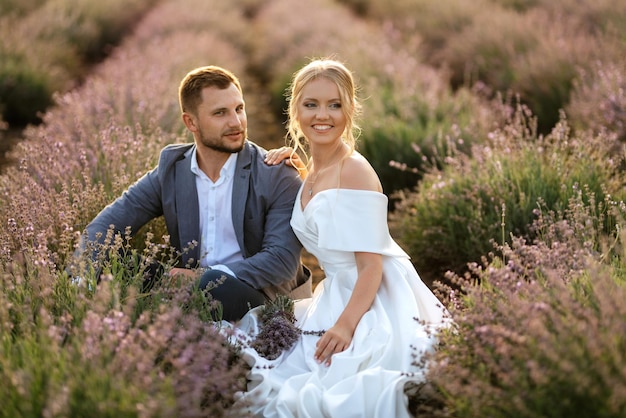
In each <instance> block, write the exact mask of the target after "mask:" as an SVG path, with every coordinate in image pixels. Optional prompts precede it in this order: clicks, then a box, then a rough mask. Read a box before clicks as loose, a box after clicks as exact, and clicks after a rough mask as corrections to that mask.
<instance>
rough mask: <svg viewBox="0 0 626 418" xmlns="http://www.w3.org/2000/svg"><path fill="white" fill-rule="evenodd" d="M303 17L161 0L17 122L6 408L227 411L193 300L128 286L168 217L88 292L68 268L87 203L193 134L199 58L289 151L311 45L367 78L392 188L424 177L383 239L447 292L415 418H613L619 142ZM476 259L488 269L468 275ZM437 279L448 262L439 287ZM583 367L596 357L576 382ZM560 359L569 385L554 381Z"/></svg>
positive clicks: (269, 8) (255, 130)
mask: <svg viewBox="0 0 626 418" xmlns="http://www.w3.org/2000/svg"><path fill="white" fill-rule="evenodd" d="M298 7H299V8H298V12H297V13H298V14H299V15H306V16H307V18H308V19H309V20H310V21H311V22H314V24H311V25H302V24H301V23H300V22H299V21H297V20H294V18H293V16H294V10H293V5H292V4H291V2H289V1H288V0H272V1H269V2H268V1H260V0H259V1H256V0H240V1H237V2H236V4H234V3H232V2H231V3H229V4H222V3H220V2H205V1H200V0H187V1H186V2H185V3H183V4H181V3H180V2H175V1H163V2H162V3H160V4H159V6H158V7H156V8H155V9H154V10H153V11H152V13H150V14H149V15H148V16H147V17H146V19H145V20H144V21H143V22H142V23H141V24H140V25H139V26H138V28H137V30H136V32H135V34H134V35H133V36H132V37H131V38H130V39H128V40H127V41H126V42H125V43H124V44H123V45H122V46H121V48H119V49H118V50H116V51H115V52H114V54H113V55H112V56H111V57H110V58H109V59H108V60H107V61H106V62H105V63H104V64H103V65H102V66H101V67H99V68H98V70H97V71H96V72H95V73H94V74H93V75H92V76H91V77H90V78H89V79H88V80H87V81H86V83H85V84H84V86H82V87H81V88H80V89H78V90H76V91H74V92H72V93H69V94H66V95H63V96H60V97H59V98H58V105H57V106H56V107H55V108H54V109H53V110H51V111H50V112H48V113H47V114H46V115H45V118H44V124H43V125H42V126H40V127H38V128H32V129H30V130H29V131H27V132H26V133H25V137H26V139H25V141H24V142H23V143H22V144H21V145H20V146H19V147H18V149H17V150H16V152H15V156H16V159H17V160H18V161H19V164H18V165H17V166H16V167H14V168H11V169H9V170H8V171H7V173H6V174H5V175H3V176H2V177H0V187H1V190H2V194H3V195H4V196H5V199H3V201H2V203H1V204H0V219H3V226H2V228H0V245H1V252H0V262H1V264H0V280H1V281H0V285H1V286H2V292H1V296H0V298H1V300H0V338H2V341H3V344H2V345H1V346H0V350H1V351H0V375H1V376H2V379H0V382H1V383H0V387H1V388H2V390H1V391H0V403H1V404H2V405H3V406H4V405H7V406H6V407H5V408H3V411H2V412H0V414H3V415H2V416H13V415H16V414H19V415H21V416H41V415H44V414H45V415H46V416H67V415H77V416H81V415H85V413H87V412H88V415H89V416H100V415H110V414H112V413H113V412H112V411H115V412H122V413H124V414H127V415H129V416H140V415H142V416H160V415H163V416H172V415H180V416H223V415H225V414H226V413H228V409H229V405H230V404H231V403H232V401H233V396H234V393H235V392H236V390H238V389H241V388H242V387H243V386H242V385H243V383H244V379H243V377H244V375H245V368H244V367H243V366H242V364H241V362H240V359H239V358H238V357H237V353H236V352H234V351H232V350H231V349H229V348H228V346H227V345H226V344H224V341H223V339H222V338H221V337H220V336H219V335H217V334H216V333H215V331H214V330H213V329H212V327H211V326H209V324H208V323H207V322H206V321H202V319H205V320H207V319H210V318H209V317H208V310H207V306H206V303H205V301H204V299H203V298H202V297H199V296H201V295H197V294H194V293H193V292H189V291H187V290H186V288H185V287H184V286H182V285H181V284H180V283H165V284H163V286H162V287H161V288H160V289H158V291H157V292H155V293H154V294H153V295H151V296H150V297H146V295H140V294H139V293H138V291H139V290H138V288H139V286H138V283H139V282H140V278H141V274H142V271H141V269H142V268H143V267H144V266H145V261H146V260H147V259H150V258H151V257H154V256H157V255H158V254H162V253H164V252H167V251H164V250H167V240H166V239H164V238H162V232H163V228H162V225H160V224H159V223H158V222H156V223H154V224H152V225H150V228H148V229H147V230H146V231H144V232H143V233H142V234H141V237H140V240H139V241H136V240H127V239H124V237H121V238H120V239H117V240H113V242H112V244H111V245H112V246H113V247H114V248H115V249H119V250H120V251H119V253H120V254H121V255H120V257H119V258H114V259H113V260H111V261H110V262H109V264H108V265H107V266H106V269H105V271H106V273H107V275H106V276H105V279H104V282H103V283H102V284H101V285H100V286H99V287H98V288H97V291H95V290H94V288H89V287H76V286H74V285H72V284H71V282H70V281H69V279H68V277H67V275H66V273H65V267H66V266H67V264H68V261H69V257H70V255H71V253H72V251H73V246H74V245H75V243H76V241H77V238H78V236H79V234H80V231H81V230H82V228H83V227H84V226H85V224H86V223H87V222H88V221H89V220H90V219H91V218H92V217H93V216H94V215H95V213H97V211H99V210H100V209H101V208H102V207H103V206H104V205H105V204H106V203H108V202H109V201H110V200H111V199H112V198H114V197H115V196H116V195H117V194H119V193H120V192H121V191H122V190H123V189H124V188H125V187H126V186H127V185H128V184H129V183H130V182H132V181H133V180H134V179H136V178H137V177H138V176H139V175H141V174H142V173H143V172H144V171H145V170H146V169H147V168H148V167H150V166H152V165H153V164H154V163H155V161H156V157H157V155H158V151H159V149H160V148H161V147H162V146H163V145H165V144H167V143H170V142H173V141H186V140H188V138H187V137H185V136H184V129H183V127H182V125H181V122H180V118H179V116H178V114H179V110H178V106H177V100H176V88H177V84H178V82H179V80H180V79H181V77H182V76H183V75H184V74H185V73H186V72H187V71H188V70H189V69H191V68H193V67H195V66H199V65H205V64H209V63H212V64H218V65H223V66H225V67H228V68H230V69H232V70H233V71H235V72H236V73H237V74H239V75H240V76H241V77H242V80H243V83H244V88H245V89H246V99H247V102H248V103H247V105H248V113H249V118H250V136H251V138H252V139H254V140H255V141H257V142H259V143H260V144H261V145H265V146H267V147H273V146H276V145H281V144H282V143H283V139H282V135H283V131H282V128H281V122H282V119H283V115H282V109H283V108H284V102H283V101H282V100H283V92H284V88H285V86H286V84H287V82H288V80H289V77H290V75H291V74H292V72H293V71H294V70H295V69H296V68H298V67H299V66H300V65H301V64H302V63H303V62H305V60H306V59H307V57H311V56H323V55H329V54H336V56H337V57H338V58H340V59H342V60H344V61H345V62H346V63H348V65H349V66H350V67H351V68H353V69H354V70H355V71H356V74H357V76H358V78H359V80H360V83H361V85H362V91H361V95H362V97H363V98H364V99H365V117H364V120H363V121H362V124H361V125H362V127H363V136H362V138H361V140H362V141H361V146H362V149H363V152H364V153H366V155H367V156H368V157H369V158H370V159H371V160H372V162H373V163H374V164H375V165H376V166H377V167H378V168H379V169H380V171H381V176H382V177H383V181H384V182H385V185H386V189H387V190H398V189H401V188H403V187H409V186H414V185H415V184H416V183H417V180H418V179H422V180H420V182H419V184H418V188H417V189H416V190H415V191H414V192H405V193H404V194H401V195H398V196H397V199H398V201H399V203H400V204H399V207H398V210H397V211H396V212H395V213H394V216H393V219H392V220H393V221H394V224H395V225H396V226H397V227H398V231H399V232H398V236H399V237H400V238H401V240H402V241H403V244H404V245H405V246H406V247H407V248H409V250H410V251H409V252H410V253H411V254H412V256H413V258H414V262H415V263H416V265H417V267H418V270H420V271H425V272H428V273H430V274H431V279H440V280H442V281H443V282H445V283H446V284H447V285H451V286H452V287H448V288H446V287H445V286H442V289H443V290H444V293H442V294H441V297H442V299H443V300H445V301H446V302H447V303H452V305H451V308H452V311H453V313H454V315H455V320H456V321H457V324H458V326H459V330H460V331H461V332H459V333H457V334H451V335H444V336H442V342H443V344H444V345H443V347H442V350H441V351H440V352H439V354H438V356H439V357H438V358H436V359H435V361H434V362H433V368H432V376H431V381H432V383H433V384H432V386H427V387H415V388H410V392H409V395H410V400H411V401H412V406H414V407H415V408H416V413H417V411H418V410H420V411H422V412H423V411H425V410H427V409H428V410H429V413H430V414H432V415H441V416H446V415H453V416H483V415H495V416H497V415H496V413H497V412H498V411H499V413H501V414H502V415H501V416H511V414H512V411H518V410H520V405H522V406H524V407H525V408H529V409H528V412H527V413H525V414H526V415H524V416H533V414H534V416H537V415H541V414H544V415H546V416H550V415H547V414H545V413H544V411H543V410H540V409H532V408H546V409H549V410H550V411H553V412H554V415H553V416H563V415H562V414H565V413H566V412H567V411H568V410H567V409H564V408H572V405H574V406H573V407H574V408H581V406H580V404H584V405H588V407H589V408H593V409H594V410H603V411H606V413H605V415H603V416H620V415H618V414H619V413H620V412H619V411H623V408H624V405H623V401H620V399H624V397H620V396H618V395H619V394H621V393H622V392H623V390H624V387H625V385H624V383H623V382H624V376H626V371H625V370H624V367H625V366H624V365H625V364H626V363H624V361H623V360H624V359H623V358H622V357H621V356H623V354H620V353H622V352H624V350H621V349H620V347H621V348H623V347H624V344H625V342H624V337H621V338H620V337H619V336H623V335H626V333H624V330H623V329H622V328H623V326H624V325H623V324H624V323H626V321H625V320H624V319H626V314H625V312H626V311H625V308H624V307H623V305H624V304H623V303H618V302H619V301H620V300H621V301H624V300H625V299H624V292H623V289H622V288H621V287H619V286H617V285H616V283H618V282H620V281H623V279H622V276H621V275H620V272H621V271H622V270H623V269H622V265H623V264H622V261H621V260H622V256H623V252H622V249H621V248H622V246H621V242H622V241H621V236H620V235H619V234H617V233H616V231H619V230H620V229H619V228H620V226H621V225H622V223H621V222H622V217H621V214H622V213H623V205H622V203H621V200H622V193H623V192H622V186H623V184H624V181H623V180H624V178H623V174H622V158H621V154H620V153H617V152H616V151H615V150H616V145H618V142H616V141H617V136H618V135H617V134H616V133H615V132H611V131H606V132H602V133H599V134H598V133H594V132H593V131H588V132H583V131H580V132H576V133H575V132H573V131H572V130H571V129H570V127H569V122H568V121H567V120H566V119H563V120H561V122H560V123H559V124H558V125H557V126H556V128H555V129H554V130H553V132H552V133H550V134H549V135H546V136H542V135H540V134H538V133H537V130H536V129H535V127H536V125H535V123H536V122H535V121H534V119H533V116H532V114H530V113H529V112H528V110H527V109H526V108H524V107H523V106H519V107H517V108H516V106H515V103H504V104H503V103H501V102H499V101H496V102H495V103H493V102H490V101H487V100H485V98H484V96H483V95H480V94H477V92H476V91H475V90H469V89H465V88H460V89H459V90H456V91H455V92H453V91H452V90H450V88H449V86H448V83H447V81H448V80H447V78H446V77H445V76H444V75H443V74H444V73H442V72H438V71H435V70H433V69H432V68H430V67H428V66H425V65H424V64H422V63H421V62H420V60H419V59H418V58H416V56H417V55H416V54H414V53H413V51H412V50H411V49H410V44H407V43H406V38H407V37H406V36H404V35H403V34H402V33H399V32H398V30H397V28H395V27H393V26H381V25H379V24H373V23H368V22H367V21H365V20H362V19H359V18H357V17H355V16H354V15H353V14H351V13H350V12H349V11H348V10H346V9H345V8H343V7H341V6H339V5H337V4H336V3H334V2H331V1H327V0H316V1H310V2H306V3H301V4H299V5H298ZM478 93H480V92H478ZM412 145H413V147H412ZM407 149H416V150H418V151H419V152H417V153H416V152H412V151H409V152H407ZM390 160H395V161H396V162H397V164H396V165H402V164H403V163H406V164H407V167H408V168H411V167H419V170H418V175H417V176H416V175H415V174H413V173H412V172H411V170H408V169H407V170H405V171H398V170H397V169H394V170H393V171H392V170H389V171H386V170H382V168H383V167H385V166H388V165H389V161H390ZM416 215H417V216H416ZM400 231H401V233H400ZM522 237H523V238H526V239H527V241H526V242H524V241H521V238H522ZM491 240H495V242H496V243H497V244H498V245H499V247H498V246H494V245H493V243H492V242H491ZM533 240H535V241H533ZM490 251H493V252H494V255H493V257H489V256H488V253H489V252H490ZM116 253H118V251H116ZM481 256H486V264H485V265H484V266H479V265H474V266H473V268H472V269H471V271H470V275H469V276H468V279H467V280H466V279H461V278H460V277H459V275H462V272H463V271H464V270H465V265H466V263H467V262H470V261H480V257H481ZM170 262H173V261H170ZM88 267H89V266H85V268H88ZM445 269H452V270H453V271H455V272H456V274H454V273H453V274H450V275H448V276H447V277H445V278H444V276H443V273H442V272H443V271H444V270H445ZM83 273H85V275H86V276H88V275H89V271H85V272H83ZM477 278H480V280H476V279H477ZM477 283H478V284H477ZM459 289H462V290H464V292H463V293H461V294H459V293H458V291H459ZM620 298H621V299H620ZM531 319H532V320H533V322H532V324H531V323H529V322H528V321H529V320H531ZM616 336H618V337H617V338H616ZM565 337H567V338H565ZM561 340H565V341H567V343H565V344H558V350H555V347H554V345H555V342H556V341H561ZM581 347H582V348H581ZM598 363H602V364H609V365H610V366H606V367H605V368H604V369H602V373H595V372H594V373H590V372H591V370H595V369H594V368H595V367H596V365H597V364H598ZM572 364H574V365H577V366H578V369H576V368H573V366H572ZM572 369H573V370H572ZM564 370H567V372H568V376H569V377H570V380H569V385H564V382H563V381H562V379H556V377H557V376H559V375H561V374H563V373H564ZM544 371H545V373H544ZM576 373H577V374H576ZM590 376H591V377H590ZM581 379H586V380H584V381H581ZM565 383H567V382H565ZM520 387H521V388H523V390H521V391H519V390H518V389H519V388H520ZM538 387H539V388H542V389H541V390H537V388H538ZM593 387H599V388H601V390H595V391H594V390H591V389H590V388H593ZM427 390H428V391H427ZM444 394H446V395H447V396H444ZM509 395H511V396H509ZM502 396H504V397H505V398H506V399H511V401H510V403H509V404H507V403H504V402H501V400H500V397H502ZM555 398H556V399H558V402H556V404H557V405H563V406H562V407H561V408H560V409H559V408H556V407H555V401H554V399H555ZM424 399H426V400H428V402H425V401H424ZM495 400H498V402H497V403H494V402H495ZM494 405H495V406H494ZM494 408H495V409H497V411H494ZM498 408H500V409H498ZM538 411H539V412H538ZM563 411H565V412H563ZM614 411H618V412H617V413H615V412H614ZM231 412H232V411H231ZM559 414H561V415H559ZM596 416H598V415H597V414H596Z"/></svg>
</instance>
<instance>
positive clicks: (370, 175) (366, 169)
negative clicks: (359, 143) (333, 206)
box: [341, 151, 382, 192]
mask: <svg viewBox="0 0 626 418" xmlns="http://www.w3.org/2000/svg"><path fill="white" fill-rule="evenodd" d="M341 187H342V188H345V189H356V190H371V191H377V192H382V186H381V184H380V179H379V178H378V175H377V174H376V171H374V168H373V167H372V165H371V164H370V162H369V161H368V160H367V159H366V158H365V157H363V156H362V155H361V154H360V153H358V152H356V151H355V152H353V153H352V154H351V155H350V156H349V157H348V158H346V159H345V160H344V162H343V166H342V168H341Z"/></svg>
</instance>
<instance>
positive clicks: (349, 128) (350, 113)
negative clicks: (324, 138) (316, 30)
mask: <svg viewBox="0 0 626 418" xmlns="http://www.w3.org/2000/svg"><path fill="white" fill-rule="evenodd" d="M319 77H324V78H327V79H328V80H330V81H332V82H333V83H335V84H336V85H337V88H338V89H339V98H340V100H341V110H342V112H343V114H344V117H345V118H346V128H345V130H344V132H343V133H342V135H341V138H342V140H343V141H344V142H345V143H346V144H347V145H348V146H349V147H350V150H351V151H353V150H354V149H355V148H356V140H357V138H358V136H359V134H360V131H361V129H360V127H359V126H358V125H357V123H356V120H355V119H356V118H357V117H358V116H359V115H360V113H361V105H360V103H359V100H358V97H357V87H356V85H355V82H354V77H353V76H352V73H351V72H350V70H348V68H347V67H346V66H345V65H344V64H342V63H341V62H339V61H336V60H334V59H315V60H313V61H311V62H310V63H308V64H307V65H305V66H304V67H302V68H301V69H300V70H298V71H297V72H296V73H295V74H294V76H293V80H292V82H291V84H290V85H289V88H288V90H287V101H288V103H289V106H288V110H287V114H288V117H289V121H288V124H287V141H288V142H290V143H291V146H292V148H293V149H294V153H295V152H297V151H298V149H301V150H303V151H304V150H305V147H304V146H303V142H302V141H301V140H302V139H304V135H303V134H302V128H301V127H300V124H299V123H298V102H299V101H300V99H301V97H302V89H303V88H304V86H306V85H307V84H308V83H309V82H310V81H313V80H315V79H317V78H319ZM305 157H306V160H307V162H308V155H306V153H305Z"/></svg>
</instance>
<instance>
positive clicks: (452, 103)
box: [358, 87, 485, 195]
mask: <svg viewBox="0 0 626 418" xmlns="http://www.w3.org/2000/svg"><path fill="white" fill-rule="evenodd" d="M398 88H399V87H398ZM378 94H379V99H378V103H377V106H379V107H378V108H377V107H374V106H372V108H370V109H368V112H369V113H372V114H378V112H380V115H381V116H380V117H375V118H365V121H364V123H363V124H362V128H363V133H362V135H361V137H360V138H359V147H358V148H359V151H360V152H361V153H363V155H364V156H365V157H366V158H367V159H368V160H369V161H370V163H371V164H372V166H373V167H374V169H375V170H376V172H377V173H378V175H379V177H380V179H381V182H382V185H383V189H384V190H385V193H387V194H389V195H393V194H394V193H395V192H397V191H399V190H407V189H412V188H414V187H415V184H417V183H418V182H419V181H420V180H421V179H422V175H423V173H424V172H426V171H427V170H428V168H430V166H432V165H435V166H437V167H443V166H444V165H445V164H446V162H445V160H446V158H447V157H448V156H449V155H451V154H454V153H457V152H463V153H469V152H470V149H471V146H472V144H474V143H475V142H476V141H478V142H480V139H479V138H481V136H482V135H484V134H483V133H482V132H481V131H482V130H483V129H484V125H485V122H484V121H481V120H480V119H479V117H478V115H477V109H478V108H480V107H481V104H480V101H479V100H478V99H477V98H476V97H475V96H472V95H471V94H470V93H469V92H468V91H466V90H460V91H458V92H457V93H456V94H455V95H451V94H446V93H442V94H441V95H440V96H439V97H438V100H436V101H432V102H431V101H428V98H425V97H423V96H420V95H414V96H410V97H404V95H403V94H401V93H400V92H398V91H394V90H391V89H385V88H381V89H380V90H379V91H378ZM401 97H402V98H403V99H404V100H401V101H400V100H399V99H400V98H401ZM481 134H482V135H481ZM407 167H408V168H407Z"/></svg>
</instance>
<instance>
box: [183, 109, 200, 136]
mask: <svg viewBox="0 0 626 418" xmlns="http://www.w3.org/2000/svg"><path fill="white" fill-rule="evenodd" d="M182 118H183V123H184V124H185V126H186V127H187V129H189V130H190V131H191V132H196V131H197V130H198V124H197V121H196V118H195V117H194V116H193V115H192V114H190V113H187V112H183V114H182Z"/></svg>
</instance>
